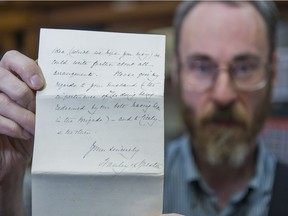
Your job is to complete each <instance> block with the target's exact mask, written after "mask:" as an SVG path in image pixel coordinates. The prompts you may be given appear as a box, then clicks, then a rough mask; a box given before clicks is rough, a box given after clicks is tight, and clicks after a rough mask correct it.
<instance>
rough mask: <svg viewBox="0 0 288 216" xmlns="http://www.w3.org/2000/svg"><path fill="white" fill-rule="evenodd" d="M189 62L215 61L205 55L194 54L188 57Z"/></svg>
mask: <svg viewBox="0 0 288 216" xmlns="http://www.w3.org/2000/svg"><path fill="white" fill-rule="evenodd" d="M187 60H188V61H213V59H212V58H211V57H209V56H207V55H204V54H194V55H190V56H188V57H187Z"/></svg>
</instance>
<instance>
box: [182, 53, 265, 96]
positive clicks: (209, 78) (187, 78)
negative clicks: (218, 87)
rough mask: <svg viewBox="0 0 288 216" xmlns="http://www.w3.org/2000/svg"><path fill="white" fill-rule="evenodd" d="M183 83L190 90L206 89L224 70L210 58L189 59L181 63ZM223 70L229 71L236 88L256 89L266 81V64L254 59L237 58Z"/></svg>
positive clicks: (263, 85) (260, 87) (262, 86)
mask: <svg viewBox="0 0 288 216" xmlns="http://www.w3.org/2000/svg"><path fill="white" fill-rule="evenodd" d="M181 66H182V68H181V69H182V71H181V73H182V75H183V77H182V78H183V85H184V87H185V88H186V89H188V90H191V91H198V92H201V91H206V90H208V89H209V88H211V87H212V86H213V84H214V82H215V80H216V78H217V76H218V74H219V72H222V71H224V69H223V68H222V69H220V67H219V66H218V65H217V64H216V63H215V62H214V61H212V60H206V59H205V60H195V59H193V60H190V61H187V62H186V63H185V64H182V65H181ZM225 70H226V71H227V72H228V73H229V75H230V77H231V79H232V81H233V82H234V84H235V86H236V88H238V89H240V90H243V91H257V90H260V89H262V88H264V87H265V86H266V84H267V81H268V69H267V64H261V63H260V62H259V61H258V60H256V59H254V58H253V59H245V60H237V61H234V62H233V63H231V64H229V66H228V67H227V68H225Z"/></svg>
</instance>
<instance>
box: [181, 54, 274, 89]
mask: <svg viewBox="0 0 288 216" xmlns="http://www.w3.org/2000/svg"><path fill="white" fill-rule="evenodd" d="M249 58H250V59H249ZM188 60H190V61H199V62H200V61H210V62H211V63H212V64H214V65H215V66H216V67H215V68H213V69H214V70H215V71H216V73H215V75H214V76H213V78H212V79H211V81H210V82H211V83H210V84H209V85H207V87H206V88H203V89H202V90H192V91H197V92H204V91H207V90H208V89H210V88H211V87H213V85H215V83H214V81H215V80H216V79H217V77H218V75H219V74H220V73H221V72H223V71H226V72H227V73H228V74H229V75H230V79H231V80H232V82H233V83H234V85H235V87H236V88H237V89H240V90H242V91H247V92H253V91H258V90H261V89H263V88H264V87H265V86H266V85H267V83H268V81H269V80H270V79H271V75H272V65H271V63H263V62H261V61H260V60H259V58H258V57H256V56H255V55H251V54H243V55H240V56H238V57H236V58H235V59H234V60H233V61H234V62H233V61H231V62H230V63H227V64H226V67H225V69H223V68H222V67H220V65H219V64H218V63H217V62H216V61H214V60H213V59H211V58H210V57H207V56H205V55H195V56H192V57H190V58H189V59H188ZM188 60H187V61H186V64H185V63H184V64H183V63H180V64H179V67H178V71H180V73H183V72H182V70H183V68H184V67H185V66H186V67H187V65H188V64H189V63H188ZM241 60H246V61H247V60H249V61H252V60H253V61H257V65H258V66H257V67H258V70H260V68H261V69H263V70H264V76H263V77H264V78H263V80H262V81H261V82H259V83H257V84H256V85H257V86H256V87H254V88H253V87H252V88H250V89H249V88H244V87H241V86H239V84H237V82H236V81H235V79H234V76H233V74H232V73H231V69H232V68H233V64H236V63H237V61H241Z"/></svg>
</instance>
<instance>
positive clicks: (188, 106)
mask: <svg viewBox="0 0 288 216" xmlns="http://www.w3.org/2000/svg"><path fill="white" fill-rule="evenodd" d="M174 27H175V30H176V48H175V71H174V74H173V81H174V83H175V84H176V85H178V87H179V92H180V97H181V100H182V108H183V115H184V121H185V123H186V126H187V131H188V133H187V134H186V135H185V136H183V137H182V138H181V139H179V140H177V141H175V142H174V143H173V144H171V145H170V146H169V149H168V152H167V157H166V159H167V161H166V171H165V194H164V199H165V202H164V211H165V212H175V213H181V214H184V215H209V216H210V215H233V216H237V215H239V216H240V215H245V216H247V215H249V216H250V215H251V216H260V215H261V216H263V215H268V211H269V203H270V201H271V194H272V187H273V181H274V174H275V166H276V161H275V159H274V158H273V157H272V156H270V155H269V154H268V153H267V152H266V151H265V149H264V148H263V145H262V144H261V143H260V142H259V140H257V134H258V133H259V131H260V130H261V127H262V125H263V122H264V120H265V118H266V116H267V113H268V107H269V103H270V97H271V91H272V86H273V84H274V80H275V76H276V62H277V59H276V58H277V55H276V53H275V44H274V43H275V42H274V41H275V28H276V11H275V8H274V5H273V3H272V2H269V1H267V2H260V1H258V2H234V1H232V2H231V1H227V2H193V1H192V2H191V1H190V2H185V3H183V4H182V6H180V8H179V10H178V13H177V14H176V18H175V26H174Z"/></svg>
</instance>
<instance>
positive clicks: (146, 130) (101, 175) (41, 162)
mask: <svg viewBox="0 0 288 216" xmlns="http://www.w3.org/2000/svg"><path fill="white" fill-rule="evenodd" d="M164 50H165V38H164V36H159V35H143V34H124V33H106V32H92V31H75V30H74V31H73V30H53V29H42V30H41V35H40V45H39V60H38V62H39V66H40V67H41V69H42V71H43V74H44V76H45V79H46V87H45V88H44V90H42V91H41V92H38V93H37V101H36V103H37V107H36V109H37V111H36V132H35V133H36V134H35V147H34V159H33V167H32V175H33V184H32V187H33V214H35V215H40V214H41V215H43V212H44V214H45V210H43V208H45V206H46V207H48V206H50V207H51V208H52V209H55V210H54V211H55V213H54V214H53V213H51V208H49V215H51V214H53V215H88V216H89V215H91V216H92V215H93V216H94V215H111V216H112V215H113V216H114V215H120V216H121V215H123V216H124V215H125V216H127V215H128V216H129V215H131V216H132V215H133V216H134V215H140V216H141V215H143V216H144V215H151V216H153V215H159V214H160V213H161V210H162V187H163V186H162V181H163V170H164V162H163V161H164V156H163V152H164V150H163V148H164V144H163V143H164V118H163V113H164V110H163V109H164V107H163V91H164V55H165V53H164ZM69 177H70V178H69ZM43 187H44V188H46V189H43ZM47 202H48V203H50V204H51V205H48V204H47ZM63 206H65V209H64V208H63ZM47 214H48V213H47Z"/></svg>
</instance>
